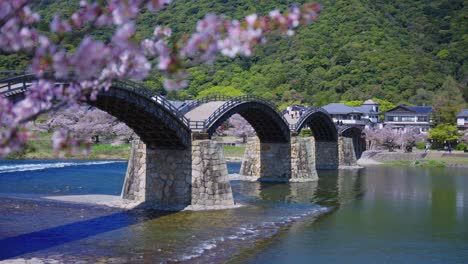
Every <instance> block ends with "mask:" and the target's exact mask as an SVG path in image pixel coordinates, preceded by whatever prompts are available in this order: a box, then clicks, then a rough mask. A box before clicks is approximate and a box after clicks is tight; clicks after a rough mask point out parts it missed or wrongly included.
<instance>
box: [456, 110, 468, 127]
mask: <svg viewBox="0 0 468 264" xmlns="http://www.w3.org/2000/svg"><path fill="white" fill-rule="evenodd" d="M457 127H458V129H459V130H467V129H468V109H463V110H461V112H460V113H459V114H458V115H457Z"/></svg>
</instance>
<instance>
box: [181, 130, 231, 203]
mask: <svg viewBox="0 0 468 264" xmlns="http://www.w3.org/2000/svg"><path fill="white" fill-rule="evenodd" d="M233 206H234V198H233V196H232V189H231V184H230V183H229V178H228V170H227V165H226V159H225V158H224V151H223V147H222V145H221V144H217V143H216V142H215V141H212V140H208V139H207V140H194V141H192V199H191V206H190V207H189V208H190V209H193V210H204V209H222V208H228V207H233Z"/></svg>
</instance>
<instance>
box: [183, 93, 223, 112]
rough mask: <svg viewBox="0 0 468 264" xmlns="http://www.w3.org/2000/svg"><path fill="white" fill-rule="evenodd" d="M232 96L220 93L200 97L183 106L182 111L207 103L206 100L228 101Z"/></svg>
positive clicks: (188, 110)
mask: <svg viewBox="0 0 468 264" xmlns="http://www.w3.org/2000/svg"><path fill="white" fill-rule="evenodd" d="M231 99H232V97H230V96H227V95H222V94H211V95H207V96H204V97H202V98H200V99H196V100H194V101H192V102H190V103H188V104H186V105H185V106H184V110H183V112H184V113H188V112H190V110H192V109H194V108H195V107H198V106H200V105H202V104H205V103H208V102H214V101H228V100H231Z"/></svg>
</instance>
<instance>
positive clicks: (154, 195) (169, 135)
mask: <svg viewBox="0 0 468 264" xmlns="http://www.w3.org/2000/svg"><path fill="white" fill-rule="evenodd" d="M36 79H37V78H36V77H35V76H34V75H33V74H30V73H27V72H15V71H10V72H0V96H3V97H8V98H9V99H10V100H12V101H14V102H19V101H21V100H22V99H23V98H24V97H25V95H26V94H27V93H28V92H29V91H30V89H32V88H31V87H33V86H32V85H31V84H32V83H33V82H34V81H35V80H36ZM61 84H63V85H65V87H66V83H61ZM65 89H66V88H65ZM83 101H84V103H87V104H90V105H92V106H95V107H97V108H99V109H101V110H103V111H105V112H107V113H109V114H111V115H113V116H115V117H117V118H118V119H119V120H120V121H122V122H124V123H125V124H127V125H128V126H129V127H130V128H132V129H133V130H134V132H135V133H136V134H137V135H138V136H139V138H140V142H139V143H138V144H134V147H133V149H132V154H131V157H130V161H129V166H128V169H127V176H126V180H125V183H124V188H123V192H122V197H123V198H125V199H127V200H132V201H135V202H140V203H145V204H148V203H149V204H150V205H151V206H152V207H154V206H157V207H163V208H168V207H170V208H171V209H174V208H176V209H179V208H180V207H186V206H195V207H196V206H201V207H202V208H208V209H209V208H212V206H217V205H233V204H234V201H233V198H232V191H231V190H230V185H229V181H228V177H227V167H226V162H225V160H224V155H223V154H222V149H221V147H220V146H219V145H218V144H216V143H215V142H212V141H211V140H210V139H211V136H212V135H213V134H214V133H215V131H216V129H217V128H218V127H219V126H220V125H221V124H222V123H223V122H225V121H226V120H228V119H229V118H230V117H231V116H232V115H234V114H240V115H241V116H242V117H244V118H245V119H246V120H247V121H248V122H249V123H250V124H251V125H252V127H253V128H254V129H255V131H256V133H257V136H258V143H256V144H250V145H249V146H250V147H249V146H248V147H247V150H246V154H245V158H244V163H243V165H242V168H243V169H242V170H241V171H244V172H245V175H249V176H256V177H259V180H268V181H310V180H316V178H317V173H316V171H315V170H316V168H317V169H337V168H338V166H339V162H340V158H339V157H341V156H343V154H342V153H341V152H340V153H339V151H340V149H343V148H342V147H339V141H340V140H339V139H340V137H349V138H352V140H351V141H352V142H353V143H354V144H355V146H354V151H355V152H356V156H358V155H359V156H360V152H362V150H363V149H362V145H360V144H361V143H362V137H361V134H362V131H361V130H360V128H356V127H337V126H336V125H335V123H334V122H333V120H332V118H331V117H330V115H329V114H328V113H327V112H326V111H325V110H324V109H322V108H309V109H308V110H307V111H305V112H303V113H302V115H301V116H300V117H299V118H297V119H296V120H294V121H292V122H288V121H287V120H286V118H285V117H284V116H283V114H282V113H281V112H280V111H278V109H277V108H276V106H275V105H274V104H273V103H271V102H270V101H268V100H265V99H263V98H261V97H257V96H252V95H245V96H239V97H227V96H219V95H214V96H207V97H204V98H201V99H198V100H193V101H191V102H189V103H188V104H184V105H183V107H179V108H176V107H175V106H174V104H173V103H172V102H170V101H168V100H167V99H165V98H164V97H161V96H158V95H155V94H154V93H153V92H151V90H149V89H147V88H146V87H144V86H142V85H141V84H138V83H135V82H131V81H115V82H112V85H111V86H110V88H109V89H106V90H104V89H103V90H101V91H99V93H98V95H97V98H96V100H90V99H89V98H87V99H85V100H83ZM306 127H308V128H310V129H311V131H312V134H313V138H311V139H310V140H309V139H301V138H299V137H298V136H297V135H298V134H299V132H300V131H301V130H302V129H303V128H306ZM348 141H349V140H348ZM348 152H349V151H348ZM343 153H345V152H343ZM340 155H341V156H340Z"/></svg>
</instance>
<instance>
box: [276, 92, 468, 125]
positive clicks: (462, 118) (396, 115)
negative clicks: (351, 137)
mask: <svg viewBox="0 0 468 264" xmlns="http://www.w3.org/2000/svg"><path fill="white" fill-rule="evenodd" d="M322 108H323V109H325V110H326V111H327V112H328V113H329V114H330V116H331V117H332V119H333V121H334V122H335V123H336V124H337V125H353V126H360V127H362V128H368V129H369V128H377V129H381V128H383V127H385V126H391V127H392V129H395V130H398V131H400V132H403V133H404V132H407V131H409V130H411V131H415V130H419V132H420V133H427V131H428V130H429V129H430V128H431V127H432V125H433V119H432V114H433V108H432V106H407V105H398V106H396V107H394V108H392V109H390V110H387V111H380V105H379V103H377V102H375V101H374V100H371V99H369V100H366V101H365V102H364V103H363V104H362V105H360V106H348V105H346V104H344V103H331V104H327V105H325V106H322ZM306 110H307V107H305V106H302V105H292V106H289V107H288V108H287V109H286V110H284V111H283V114H284V116H285V118H286V119H287V120H288V121H290V120H294V119H297V118H299V117H300V116H301V115H302V113H303V112H305V111H306ZM293 123H294V122H293ZM457 127H458V129H459V130H468V109H463V110H462V111H461V112H460V113H459V114H458V115H457Z"/></svg>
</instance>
